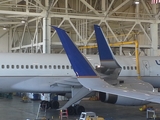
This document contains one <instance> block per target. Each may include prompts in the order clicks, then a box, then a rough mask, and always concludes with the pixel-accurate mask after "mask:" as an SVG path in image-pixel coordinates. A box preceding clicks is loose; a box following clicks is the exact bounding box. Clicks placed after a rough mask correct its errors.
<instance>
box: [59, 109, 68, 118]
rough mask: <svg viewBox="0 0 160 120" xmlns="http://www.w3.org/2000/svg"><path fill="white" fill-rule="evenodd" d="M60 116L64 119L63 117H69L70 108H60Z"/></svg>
mask: <svg viewBox="0 0 160 120" xmlns="http://www.w3.org/2000/svg"><path fill="white" fill-rule="evenodd" d="M59 118H60V119H61V120H62V119H63V118H67V119H68V110H67V109H65V110H60V114H59Z"/></svg>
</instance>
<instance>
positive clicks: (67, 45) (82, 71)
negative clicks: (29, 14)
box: [52, 26, 97, 76]
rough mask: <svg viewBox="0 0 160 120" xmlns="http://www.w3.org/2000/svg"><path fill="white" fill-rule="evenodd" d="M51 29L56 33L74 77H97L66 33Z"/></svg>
mask: <svg viewBox="0 0 160 120" xmlns="http://www.w3.org/2000/svg"><path fill="white" fill-rule="evenodd" d="M52 27H53V28H54V29H55V30H56V31H57V34H58V36H59V38H60V41H61V42H62V45H63V47H64V49H65V51H66V54H67V56H68V59H69V61H70V63H71V65H72V67H73V70H74V72H75V73H76V76H97V75H96V73H95V71H94V70H93V68H92V66H91V65H90V63H89V62H88V61H87V60H86V59H85V58H84V57H83V55H82V54H81V52H80V51H79V50H78V48H77V47H76V45H75V44H74V43H73V42H72V40H71V39H70V38H69V36H68V35H67V34H66V32H65V31H64V30H62V29H60V28H57V27H54V26H52Z"/></svg>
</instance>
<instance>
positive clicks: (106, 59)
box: [94, 25, 121, 79]
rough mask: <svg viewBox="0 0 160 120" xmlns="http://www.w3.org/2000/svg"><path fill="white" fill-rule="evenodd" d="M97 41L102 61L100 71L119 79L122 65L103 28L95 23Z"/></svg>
mask: <svg viewBox="0 0 160 120" xmlns="http://www.w3.org/2000/svg"><path fill="white" fill-rule="evenodd" d="M94 30H95V35H96V41H97V46H98V52H99V58H100V61H101V65H102V66H101V68H100V72H101V73H103V74H106V75H110V76H111V77H112V78H114V79H117V78H118V76H119V73H120V72H121V66H120V65H119V64H118V62H117V61H116V59H115V56H114V54H113V52H112V49H111V48H110V46H109V43H108V40H107V38H105V36H104V33H103V32H102V29H101V28H100V26H98V25H94Z"/></svg>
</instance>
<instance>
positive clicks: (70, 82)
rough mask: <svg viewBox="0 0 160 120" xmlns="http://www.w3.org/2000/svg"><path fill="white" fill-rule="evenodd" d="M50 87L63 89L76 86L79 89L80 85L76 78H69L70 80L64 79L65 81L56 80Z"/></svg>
mask: <svg viewBox="0 0 160 120" xmlns="http://www.w3.org/2000/svg"><path fill="white" fill-rule="evenodd" d="M50 86H51V87H54V86H63V87H71V86H76V87H80V86H82V85H81V84H80V83H79V81H78V80H77V78H70V79H66V80H58V81H56V82H55V83H54V84H52V85H50Z"/></svg>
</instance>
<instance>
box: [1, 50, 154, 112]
mask: <svg viewBox="0 0 160 120" xmlns="http://www.w3.org/2000/svg"><path fill="white" fill-rule="evenodd" d="M86 58H87V59H88V60H89V61H90V63H91V64H92V66H93V67H94V68H96V67H97V66H99V65H100V64H101V63H100V60H99V57H98V56H97V55H86ZM98 74H99V75H100V76H101V77H102V78H105V77H106V76H105V75H104V76H103V75H101V74H100V73H98ZM107 82H108V83H110V84H114V85H116V86H122V87H123V86H132V88H135V89H137V87H138V88H141V89H142V90H144V89H145V90H150V91H153V90H154V88H153V87H152V86H151V85H150V84H148V83H146V82H143V81H137V80H133V81H127V80H126V81H125V83H123V81H121V80H115V81H114V80H111V81H109V80H108V81H107ZM117 82H118V83H117ZM122 83H123V84H122ZM82 86H83V85H82V84H81V83H80V82H79V81H78V79H77V77H76V75H75V73H74V71H73V69H72V66H71V64H70V62H69V60H68V58H67V56H66V54H33V53H0V92H28V93H29V92H30V93H55V94H57V95H59V94H60V95H64V96H66V95H67V96H69V97H71V98H74V97H75V95H76V93H77V92H79V91H80V90H81V89H82V88H83V87H82ZM100 99H101V101H104V102H110V103H115V104H122V105H140V104H145V103H146V102H147V103H148V102H150V101H143V100H142V101H141V100H135V99H129V98H126V100H127V102H126V101H125V99H124V97H120V96H117V95H112V94H105V93H103V92H102V93H101V92H100ZM112 100H113V101H112ZM51 104H52V106H54V108H56V109H57V108H58V107H59V103H58V102H57V101H52V102H51ZM68 109H69V111H68V112H71V114H74V113H75V111H76V113H77V114H79V113H81V111H84V107H83V106H81V105H78V102H77V104H75V105H74V106H71V107H69V108H68Z"/></svg>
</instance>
